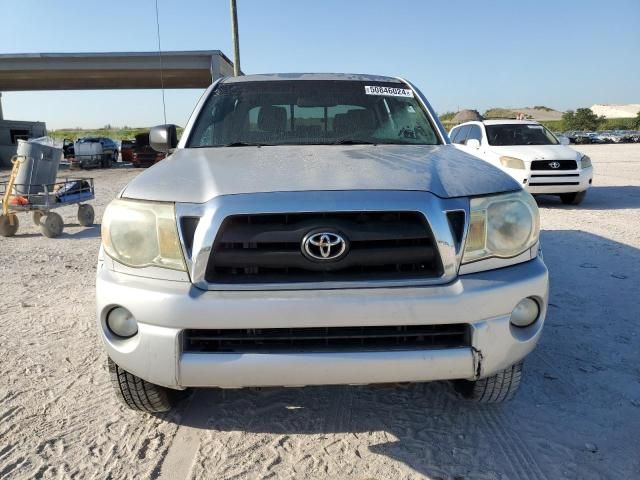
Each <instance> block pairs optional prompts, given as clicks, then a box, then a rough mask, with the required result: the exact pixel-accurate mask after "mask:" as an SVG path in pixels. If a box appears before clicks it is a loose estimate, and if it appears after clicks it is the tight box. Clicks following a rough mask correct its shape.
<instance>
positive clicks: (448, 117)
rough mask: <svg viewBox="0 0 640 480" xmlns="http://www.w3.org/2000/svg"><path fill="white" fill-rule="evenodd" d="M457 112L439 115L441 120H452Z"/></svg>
mask: <svg viewBox="0 0 640 480" xmlns="http://www.w3.org/2000/svg"><path fill="white" fill-rule="evenodd" d="M455 114H456V113H455V112H445V113H442V114H440V115H438V116H439V117H440V121H441V122H450V121H451V120H453V117H454V116H455Z"/></svg>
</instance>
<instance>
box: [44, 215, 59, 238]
mask: <svg viewBox="0 0 640 480" xmlns="http://www.w3.org/2000/svg"><path fill="white" fill-rule="evenodd" d="M63 229H64V222H63V221H62V217H61V216H60V215H58V214H57V213H56V212H49V213H47V214H46V215H43V216H42V218H40V231H41V232H42V234H43V235H44V236H45V237H48V238H56V237H59V236H60V235H61V234H62V230H63Z"/></svg>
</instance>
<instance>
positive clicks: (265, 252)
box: [205, 212, 442, 284]
mask: <svg viewBox="0 0 640 480" xmlns="http://www.w3.org/2000/svg"><path fill="white" fill-rule="evenodd" d="M323 229H326V230H327V231H334V232H340V234H341V235H343V236H344V237H345V238H346V239H348V241H349V244H350V245H349V251H348V253H347V254H346V255H344V257H342V258H340V259H338V260H335V261H313V260H311V259H309V258H308V257H307V256H305V255H304V254H303V252H302V242H303V239H304V238H305V235H307V234H308V233H309V232H310V231H317V230H323ZM440 275H442V264H441V261H440V257H439V255H438V250H437V247H436V245H435V241H434V239H433V235H432V233H431V229H430V228H429V225H428V223H427V221H426V219H425V218H424V216H423V215H422V214H420V213H419V212H329V213H293V214H288V213H283V214H257V215H233V216H230V217H227V218H226V219H225V220H224V222H223V223H222V225H221V227H220V230H219V232H218V235H217V237H216V240H215V242H214V246H213V249H212V253H211V256H210V257H209V263H208V265H207V272H206V276H205V278H206V280H207V282H209V283H213V284H215V283H218V284H252V283H254V284H261V283H295V282H328V281H347V282H348V281H358V280H364V281H367V280H397V279H408V278H434V277H438V276H440Z"/></svg>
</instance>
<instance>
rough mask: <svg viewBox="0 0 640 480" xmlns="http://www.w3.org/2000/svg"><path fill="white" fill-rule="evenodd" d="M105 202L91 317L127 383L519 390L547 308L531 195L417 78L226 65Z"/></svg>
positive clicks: (159, 406)
mask: <svg viewBox="0 0 640 480" xmlns="http://www.w3.org/2000/svg"><path fill="white" fill-rule="evenodd" d="M151 143H152V144H153V145H155V147H156V148H158V149H159V150H169V149H171V150H173V153H172V155H170V156H169V157H168V158H167V159H166V160H165V161H163V162H161V163H159V164H157V165H155V166H154V167H152V168H150V169H149V170H148V171H146V172H144V173H143V174H141V175H140V176H138V177H137V178H135V179H134V180H133V181H132V182H131V183H130V184H129V185H128V186H127V187H126V188H125V189H124V190H123V191H122V192H121V194H120V197H119V198H118V199H116V200H114V201H113V202H112V203H111V204H110V205H109V207H108V208H107V210H106V212H105V215H104V218H103V231H102V237H103V247H102V249H101V252H100V257H99V268H98V274H97V319H98V329H99V332H100V335H101V337H102V339H103V341H104V344H105V347H106V350H107V353H108V357H109V368H110V371H111V373H112V379H113V382H114V387H115V390H116V393H117V394H118V396H119V397H120V398H121V400H123V401H124V402H125V403H126V404H127V405H128V406H130V407H132V408H136V409H140V410H144V411H151V412H156V411H164V410H167V409H169V408H170V407H171V406H172V404H173V402H174V400H175V398H176V392H177V391H179V390H184V389H186V388H190V387H221V388H241V387H248V386H304V385H323V384H370V383H389V382H425V381H433V380H453V381H455V385H456V386H457V387H458V390H459V391H460V392H461V393H462V394H463V396H465V397H468V398H472V399H475V400H478V401H489V402H496V401H502V400H506V399H509V398H511V396H512V395H513V394H514V393H515V390H516V389H517V387H518V384H519V382H520V373H521V367H522V361H523V359H524V357H525V356H526V355H527V354H528V353H529V352H531V350H532V349H533V348H534V347H535V345H536V343H537V341H538V339H539V337H540V334H541V331H542V326H543V322H544V318H545V314H546V309H547V298H548V276H547V269H546V267H545V265H544V263H543V261H542V258H541V256H540V255H539V242H538V234H539V219H538V210H537V207H536V204H535V202H534V200H533V198H532V197H531V195H529V194H528V193H526V192H525V191H523V190H522V189H521V187H520V186H519V185H518V184H517V182H515V181H514V180H512V179H511V178H510V177H509V176H508V175H506V174H505V173H503V172H501V171H500V170H498V169H497V168H495V167H493V166H491V165H489V164H487V163H485V162H482V161H480V160H478V159H475V158H474V157H471V156H469V155H467V154H465V153H463V152H460V151H458V150H456V149H455V148H453V147H452V146H451V145H450V144H449V139H448V137H447V135H446V133H445V132H444V130H443V128H442V126H441V125H440V123H439V121H438V119H437V116H436V115H435V114H434V113H433V110H432V109H431V107H430V106H429V104H428V102H427V101H426V99H425V98H424V97H423V96H422V94H421V93H420V92H419V91H418V90H417V89H416V88H415V87H414V86H413V85H411V84H410V83H408V82H406V81H404V80H401V79H395V78H388V77H379V76H367V75H336V74H331V75H323V74H302V75H300V74H296V75H255V76H244V77H237V78H231V79H224V80H222V81H219V82H217V83H215V84H214V85H212V86H211V87H210V88H209V90H208V91H207V92H206V93H205V95H204V96H203V98H202V99H201V100H200V102H199V104H198V106H197V107H196V110H195V112H194V114H193V115H192V118H191V120H190V121H189V124H188V125H187V128H186V129H185V132H184V134H183V136H182V138H181V140H180V143H179V144H177V145H176V144H175V129H174V128H173V127H171V126H161V127H156V128H155V129H153V130H152V132H151Z"/></svg>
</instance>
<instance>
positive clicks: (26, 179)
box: [13, 139, 63, 195]
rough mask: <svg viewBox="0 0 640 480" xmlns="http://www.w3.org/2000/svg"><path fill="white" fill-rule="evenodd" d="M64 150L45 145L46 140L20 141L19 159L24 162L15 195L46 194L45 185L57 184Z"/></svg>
mask: <svg viewBox="0 0 640 480" xmlns="http://www.w3.org/2000/svg"><path fill="white" fill-rule="evenodd" d="M62 155H63V152H62V149H60V148H55V147H52V146H49V145H46V144H45V143H44V139H36V140H27V141H24V140H18V157H19V158H20V159H21V160H22V163H21V164H20V167H19V169H18V174H17V176H16V180H15V183H14V185H15V186H14V187H13V188H14V194H15V195H29V194H33V193H42V192H44V186H43V185H50V184H52V183H55V181H56V176H57V175H58V165H60V160H61V159H62Z"/></svg>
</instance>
